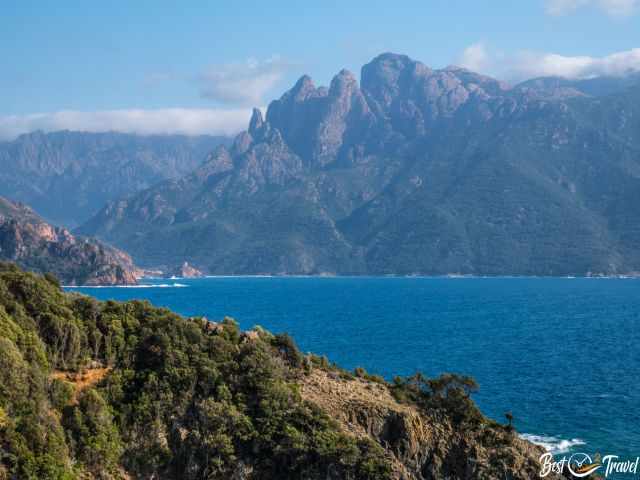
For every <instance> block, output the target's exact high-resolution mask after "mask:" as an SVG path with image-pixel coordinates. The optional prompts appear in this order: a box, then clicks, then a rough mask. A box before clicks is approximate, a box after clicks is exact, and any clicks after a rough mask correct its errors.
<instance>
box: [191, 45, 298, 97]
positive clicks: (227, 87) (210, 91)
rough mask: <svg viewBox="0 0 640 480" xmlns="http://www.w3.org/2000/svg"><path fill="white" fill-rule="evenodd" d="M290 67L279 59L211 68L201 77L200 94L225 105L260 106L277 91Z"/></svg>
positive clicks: (254, 60)
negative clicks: (270, 91)
mask: <svg viewBox="0 0 640 480" xmlns="http://www.w3.org/2000/svg"><path fill="white" fill-rule="evenodd" d="M290 67H291V64H290V63H288V62H286V61H284V60H282V59H281V58H280V57H278V56H273V57H271V58H268V59H266V60H264V61H258V60H256V59H249V60H247V61H246V62H243V63H231V64H226V65H217V66H213V67H210V68H209V69H208V70H207V71H206V72H204V73H202V74H201V75H200V76H199V81H200V83H201V85H202V89H201V94H202V96H203V97H205V98H210V99H212V100H216V101H218V102H222V103H227V104H229V103H233V104H240V105H248V106H254V105H261V104H262V102H263V97H264V96H265V94H266V93H267V92H269V90H271V89H272V88H273V87H275V86H276V85H277V84H278V83H279V82H280V80H282V77H283V76H284V74H285V73H286V72H287V70H289V68H290Z"/></svg>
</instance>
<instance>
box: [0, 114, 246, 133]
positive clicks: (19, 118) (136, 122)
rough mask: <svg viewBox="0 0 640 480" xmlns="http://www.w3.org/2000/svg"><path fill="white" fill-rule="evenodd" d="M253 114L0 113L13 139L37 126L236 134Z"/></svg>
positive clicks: (0, 129)
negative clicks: (2, 114)
mask: <svg viewBox="0 0 640 480" xmlns="http://www.w3.org/2000/svg"><path fill="white" fill-rule="evenodd" d="M250 117H251V111H250V110H248V109H228V110H225V109H189V108H164V109H156V110H135V109H131V110H103V111H96V112H81V111H74V110H63V111H59V112H53V113H32V114H27V115H4V116H0V139H5V140H8V139H11V138H15V137H16V136H18V135H20V134H22V133H28V132H32V131H35V130H43V131H45V132H50V131H56V130H78V131H84V132H106V131H116V132H124V133H138V134H143V135H151V134H172V133H181V134H186V135H200V134H210V135H233V134H235V133H238V132H239V131H241V130H243V129H245V128H246V127H247V124H248V122H249V118H250Z"/></svg>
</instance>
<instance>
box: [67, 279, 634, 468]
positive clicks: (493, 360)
mask: <svg viewBox="0 0 640 480" xmlns="http://www.w3.org/2000/svg"><path fill="white" fill-rule="evenodd" d="M74 290H79V291H82V292H84V293H86V294H88V295H92V296H94V297H97V298H100V299H109V298H112V299H117V300H126V299H132V298H144V299H148V300H150V301H151V302H152V303H153V304H155V305H159V306H166V307H169V308H171V309H173V310H176V311H177V312H179V313H182V314H184V315H204V316H206V317H208V318H209V319H212V320H217V319H221V318H222V317H223V316H225V315H228V316H232V317H234V318H235V319H236V320H237V321H238V322H239V323H240V325H241V327H242V328H245V329H247V328H250V327H252V326H254V325H262V326H263V327H265V328H267V329H269V330H271V331H272V332H288V333H290V334H291V335H292V336H293V337H294V338H295V340H296V342H297V343H298V346H299V347H300V349H301V350H303V351H311V352H314V353H317V354H324V355H327V356H328V357H329V359H330V360H332V361H335V362H337V363H338V364H340V365H341V366H343V367H345V368H349V369H352V368H354V367H357V366H361V367H364V368H366V369H367V370H368V371H369V372H372V373H379V374H382V375H384V376H385V377H387V378H392V377H393V376H394V375H410V374H413V373H414V372H416V371H418V370H420V371H422V372H424V373H425V374H427V375H438V374H439V373H441V372H457V373H463V374H469V375H472V376H474V377H475V378H476V379H477V381H478V382H479V384H480V391H479V392H478V393H477V394H476V395H475V397H474V398H475V400H476V401H477V402H478V404H479V405H480V407H481V408H482V410H483V412H484V413H485V414H487V415H489V416H491V417H493V418H495V419H497V420H500V421H503V420H504V412H507V411H511V412H512V413H513V415H514V417H515V425H516V428H517V429H518V431H519V432H522V433H523V434H524V435H525V436H527V438H529V439H531V440H532V441H534V442H537V443H540V444H543V445H545V446H546V447H547V448H548V449H550V450H551V451H553V452H554V453H557V454H563V453H571V452H575V451H579V452H586V453H589V454H594V453H596V452H599V453H601V454H602V455H605V454H616V455H620V456H621V457H632V458H634V459H635V457H636V456H638V455H640V379H639V378H638V375H639V374H640V279H589V278H576V279H566V278H557V279H552V278H417V277H414V278H315V277H312V278H306V277H286V278H285V277H217V278H203V279H178V280H146V281H144V284H143V285H140V286H138V287H133V288H113V287H110V288H109V287H105V288H78V289H74Z"/></svg>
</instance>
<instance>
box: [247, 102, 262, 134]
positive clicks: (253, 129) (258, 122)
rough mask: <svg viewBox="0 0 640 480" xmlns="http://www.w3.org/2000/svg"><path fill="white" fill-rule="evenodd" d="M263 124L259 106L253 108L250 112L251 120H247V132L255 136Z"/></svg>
mask: <svg viewBox="0 0 640 480" xmlns="http://www.w3.org/2000/svg"><path fill="white" fill-rule="evenodd" d="M263 125H264V120H263V119H262V112H261V111H260V109H259V108H254V109H253V112H252V113H251V120H250V121H249V133H250V134H251V135H252V136H255V135H256V133H257V132H258V131H259V130H260V129H261V128H262V126H263Z"/></svg>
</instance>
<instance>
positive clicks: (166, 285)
mask: <svg viewBox="0 0 640 480" xmlns="http://www.w3.org/2000/svg"><path fill="white" fill-rule="evenodd" d="M188 286H189V285H185V284H184V283H147V284H141V285H86V286H77V285H64V286H63V288H184V287H188Z"/></svg>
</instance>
